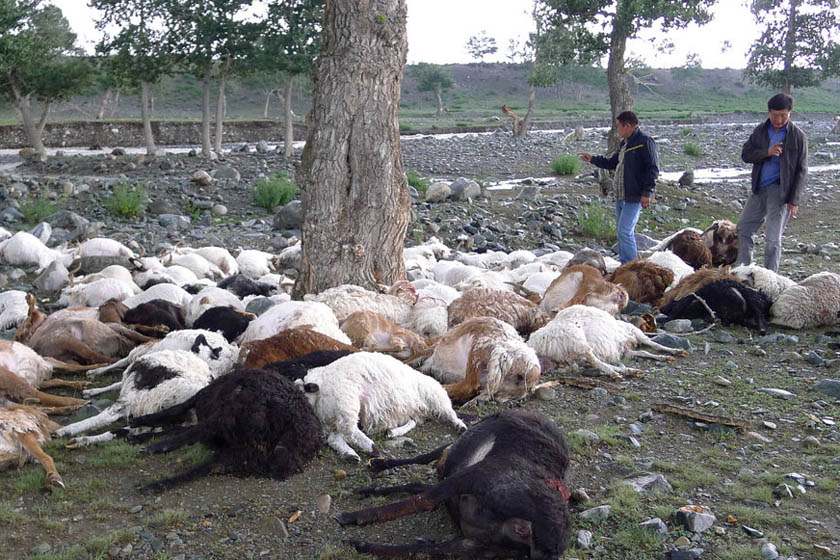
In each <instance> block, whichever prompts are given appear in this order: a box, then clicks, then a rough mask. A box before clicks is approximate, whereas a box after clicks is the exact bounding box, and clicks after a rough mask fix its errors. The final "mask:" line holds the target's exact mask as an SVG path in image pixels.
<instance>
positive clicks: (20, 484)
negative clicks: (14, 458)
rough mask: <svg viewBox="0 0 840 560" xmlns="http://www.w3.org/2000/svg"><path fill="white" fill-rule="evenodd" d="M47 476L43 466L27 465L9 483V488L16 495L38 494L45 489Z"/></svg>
mask: <svg viewBox="0 0 840 560" xmlns="http://www.w3.org/2000/svg"><path fill="white" fill-rule="evenodd" d="M45 482H46V475H45V474H44V469H42V468H41V465H25V466H23V467H21V468H20V469H18V472H17V474H16V476H14V477H12V479H11V480H10V481H9V488H11V489H12V492H13V493H14V494H16V495H19V494H29V493H31V492H38V491H39V490H40V489H41V488H43V487H44V483H45Z"/></svg>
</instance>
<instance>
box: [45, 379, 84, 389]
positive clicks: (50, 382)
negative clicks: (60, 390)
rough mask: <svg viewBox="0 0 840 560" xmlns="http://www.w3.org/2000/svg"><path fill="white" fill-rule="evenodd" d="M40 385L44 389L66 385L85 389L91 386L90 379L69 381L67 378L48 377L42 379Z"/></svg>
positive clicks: (70, 387)
mask: <svg viewBox="0 0 840 560" xmlns="http://www.w3.org/2000/svg"><path fill="white" fill-rule="evenodd" d="M40 387H41V388H43V389H52V388H55V387H66V388H68V389H77V390H81V389H85V388H87V387H90V381H67V380H66V379H55V378H53V379H47V380H45V381H42V382H41V384H40Z"/></svg>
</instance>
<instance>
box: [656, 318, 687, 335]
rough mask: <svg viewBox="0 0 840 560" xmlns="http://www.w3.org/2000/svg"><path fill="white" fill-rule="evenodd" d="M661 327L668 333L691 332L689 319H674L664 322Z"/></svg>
mask: <svg viewBox="0 0 840 560" xmlns="http://www.w3.org/2000/svg"><path fill="white" fill-rule="evenodd" d="M662 328H663V329H665V331H667V332H669V333H687V332H691V329H692V327H691V319H674V320H673V321H668V322H667V323H665V324H664V325H663V326H662Z"/></svg>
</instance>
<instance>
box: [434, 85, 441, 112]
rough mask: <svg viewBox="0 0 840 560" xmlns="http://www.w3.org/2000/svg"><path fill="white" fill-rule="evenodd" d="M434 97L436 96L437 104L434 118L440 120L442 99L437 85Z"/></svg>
mask: <svg viewBox="0 0 840 560" xmlns="http://www.w3.org/2000/svg"><path fill="white" fill-rule="evenodd" d="M435 96H437V103H438V105H437V113H435V117H438V118H440V116H441V115H442V114H443V99H441V91H440V86H439V85H437V86H435Z"/></svg>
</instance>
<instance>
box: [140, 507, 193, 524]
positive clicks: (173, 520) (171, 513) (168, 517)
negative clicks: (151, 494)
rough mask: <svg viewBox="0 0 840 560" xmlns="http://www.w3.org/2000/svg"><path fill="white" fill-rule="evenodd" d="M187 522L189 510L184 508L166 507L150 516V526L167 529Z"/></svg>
mask: <svg viewBox="0 0 840 560" xmlns="http://www.w3.org/2000/svg"><path fill="white" fill-rule="evenodd" d="M186 522H187V512H186V511H185V510H183V509H165V510H163V511H161V512H159V513H156V514H155V515H153V516H151V517H149V519H148V521H147V523H148V525H149V527H155V528H157V529H167V528H171V527H175V526H177V525H183V524H184V523H186Z"/></svg>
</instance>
